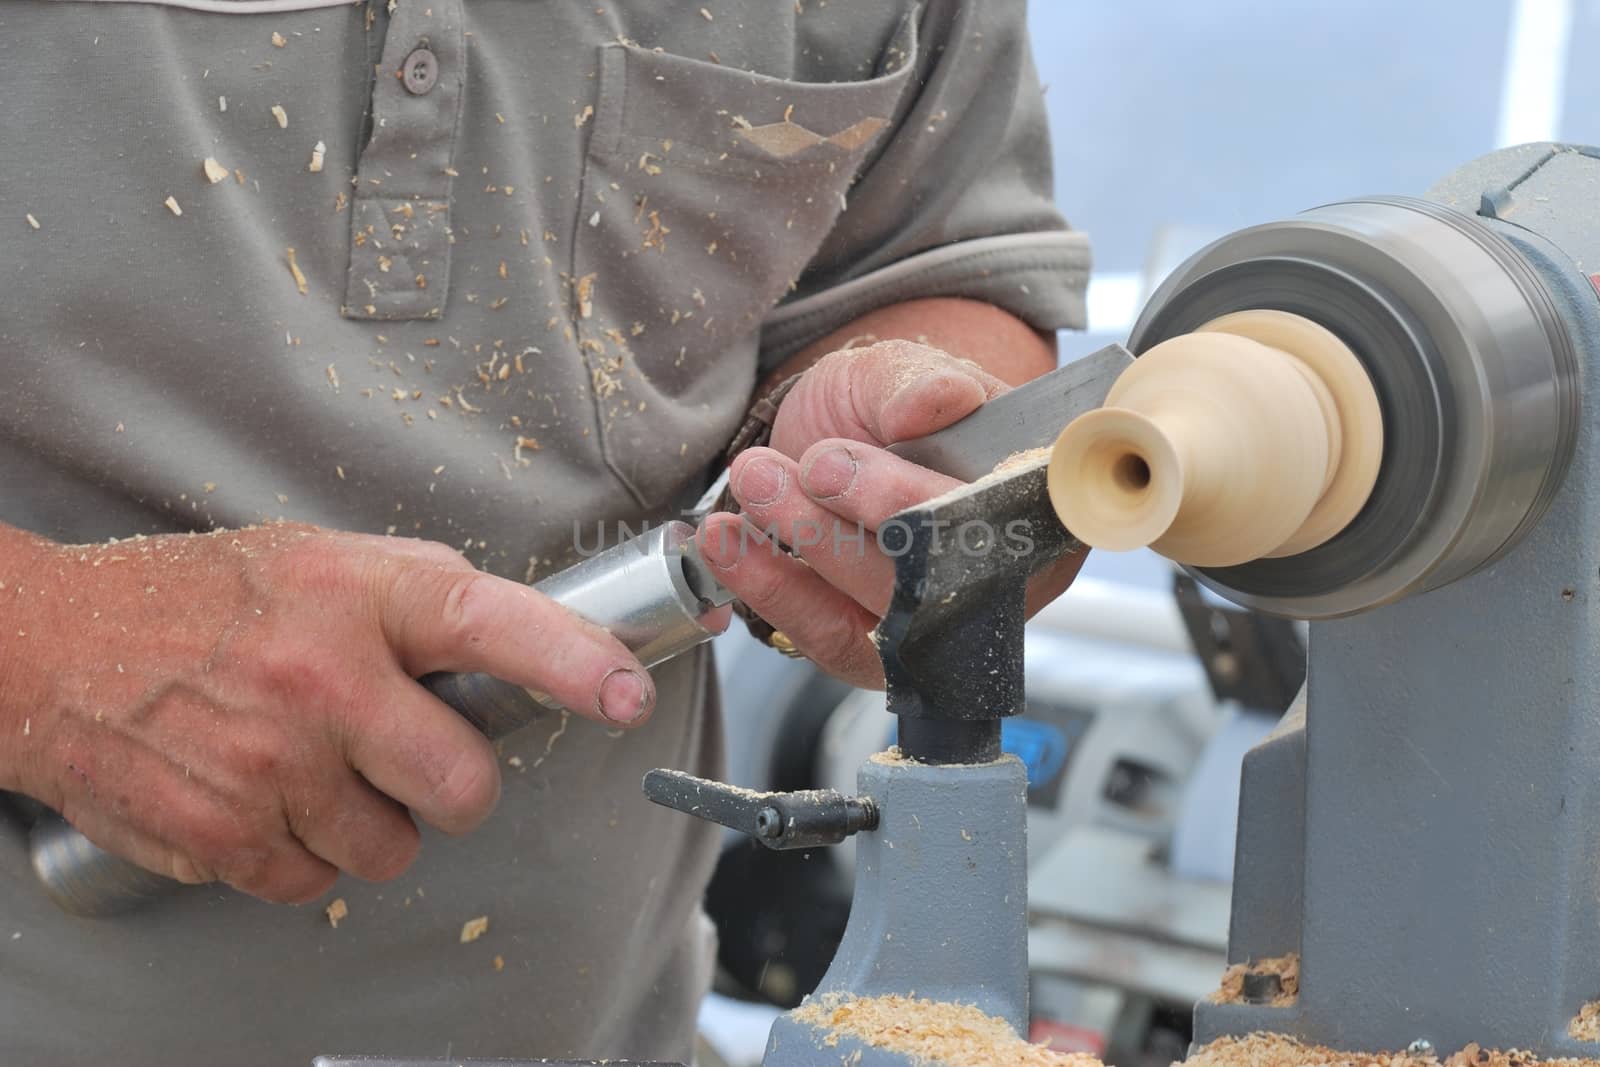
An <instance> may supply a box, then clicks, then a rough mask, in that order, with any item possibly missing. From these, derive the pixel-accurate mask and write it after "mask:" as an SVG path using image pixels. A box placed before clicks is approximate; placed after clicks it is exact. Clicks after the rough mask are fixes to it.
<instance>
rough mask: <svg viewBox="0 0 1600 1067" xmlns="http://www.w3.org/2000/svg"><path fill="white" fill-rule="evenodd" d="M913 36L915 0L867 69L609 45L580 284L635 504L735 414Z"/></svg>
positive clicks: (613, 451) (580, 241)
mask: <svg viewBox="0 0 1600 1067" xmlns="http://www.w3.org/2000/svg"><path fill="white" fill-rule="evenodd" d="M916 48H917V42H916V23H915V13H914V12H913V14H911V15H908V16H907V17H906V19H905V20H904V21H903V22H902V23H901V24H900V27H899V29H898V31H897V32H896V34H895V35H894V37H893V39H892V40H891V42H890V43H889V45H888V46H887V47H886V48H885V49H884V51H883V52H882V53H881V54H880V56H879V59H878V63H877V66H876V69H875V70H874V71H873V72H872V74H871V76H870V77H867V78H866V79H864V80H861V81H851V82H803V81H792V80H787V79H782V78H775V77H770V76H766V75H762V74H755V73H751V72H748V71H743V70H738V69H734V68H730V67H724V66H720V65H717V64H715V63H709V62H704V61H700V60H695V59H689V58H687V57H684V56H678V55H672V54H668V53H664V52H660V51H653V50H649V49H644V48H640V47H638V46H636V45H631V44H614V45H607V46H604V47H603V48H601V49H600V53H601V56H600V65H599V78H600V85H599V94H598V98H597V101H596V104H595V110H594V113H593V115H592V116H589V115H586V114H580V115H579V117H578V121H579V122H587V121H592V122H593V123H594V129H593V133H592V135H591V137H590V141H589V146H588V151H587V156H586V159H585V163H584V178H583V189H582V193H581V196H580V203H579V206H578V211H577V219H576V223H577V232H576V237H575V239H574V241H573V263H572V268H571V274H570V283H571V286H572V290H573V292H572V299H573V306H574V322H575V323H576V330H577V335H578V345H579V348H580V350H581V351H582V353H583V358H584V359H585V361H586V362H587V364H588V370H589V374H590V380H591V385H592V391H593V396H594V403H595V409H596V417H597V420H598V424H599V432H600V435H601V445H602V448H603V450H604V453H605V457H606V462H607V465H608V466H609V467H610V469H611V471H612V472H613V474H614V475H615V476H616V477H617V478H618V479H619V480H620V481H621V482H622V483H623V485H624V486H625V487H626V488H627V489H628V491H629V492H630V493H631V494H632V496H633V497H634V499H635V500H636V501H637V502H638V503H639V504H640V505H641V506H644V507H649V508H653V507H659V506H660V505H661V504H663V503H665V502H666V501H668V500H670V499H673V498H674V497H675V496H677V495H679V494H680V493H681V492H682V490H683V488H684V486H685V483H686V482H687V481H689V480H690V479H691V478H693V477H695V476H696V474H697V473H698V472H699V471H701V470H703V469H704V467H705V465H706V464H707V462H708V461H710V460H711V459H712V458H714V456H715V455H716V453H717V452H718V451H719V450H720V449H721V448H722V446H723V445H724V444H725V443H726V441H727V440H728V439H729V438H730V437H731V436H732V434H733V431H734V430H735V429H736V428H737V426H738V423H739V421H740V419H741V417H742V415H743V413H744V410H745V407H746V405H747V404H748V402H749V397H750V391H751V389H752V387H753V385H754V379H755V366H756V350H757V344H758V339H759V333H760V327H761V323H762V320H763V319H764V318H765V317H766V315H767V314H768V313H769V312H770V310H771V309H772V308H773V307H774V306H775V305H776V304H777V302H778V301H779V300H780V299H781V298H782V297H783V295H784V294H785V293H786V292H787V291H788V290H789V288H790V287H791V286H792V285H793V283H794V282H795V280H796V279H797V278H798V277H799V276H800V274H801V272H802V271H803V270H804V269H805V267H806V264H807V263H808V262H809V261H810V260H811V258H812V256H813V255H815V254H816V251H817V249H818V248H819V247H820V246H821V244H822V242H823V240H824V238H825V237H826V236H827V234H828V232H829V230H830V229H831V228H832V227H833V225H834V222H835V220H836V219H837V218H838V217H839V215H840V213H841V212H842V211H845V210H847V204H848V193H849V188H850V185H851V183H852V182H853V181H854V179H855V177H856V175H857V174H858V173H859V172H860V170H861V169H862V167H863V165H864V164H865V163H866V161H867V160H868V159H869V157H870V154H871V153H872V151H873V149H874V146H876V145H877V144H879V143H880V142H881V141H882V140H883V139H884V138H885V137H887V136H888V135H889V132H890V129H891V126H892V123H893V121H894V117H895V115H896V114H897V112H898V111H899V109H900V104H901V101H902V98H903V96H904V94H905V93H906V92H907V90H908V88H909V87H910V86H911V84H912V74H913V71H914V70H915V60H916Z"/></svg>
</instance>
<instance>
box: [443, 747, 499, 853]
mask: <svg viewBox="0 0 1600 1067" xmlns="http://www.w3.org/2000/svg"><path fill="white" fill-rule="evenodd" d="M432 800H433V807H434V809H435V810H436V811H437V812H438V813H439V818H440V820H441V825H440V827H439V828H440V829H441V830H444V831H445V832H447V833H452V834H459V833H466V832H467V831H468V830H471V829H472V828H473V827H475V826H477V825H478V824H479V823H481V822H482V821H483V820H484V819H485V818H487V817H488V815H489V813H490V812H491V811H493V810H494V806H495V804H497V803H498V802H499V800H500V768H499V765H498V764H496V763H495V761H494V760H493V759H488V758H485V757H484V756H483V754H482V753H479V752H477V751H473V750H468V751H464V752H462V753H460V754H459V755H458V756H457V757H456V758H455V759H454V760H453V761H451V764H450V766H449V768H448V769H447V770H446V771H445V773H444V774H443V775H442V776H441V777H440V779H439V781H438V782H437V784H435V786H434V789H433V795H432Z"/></svg>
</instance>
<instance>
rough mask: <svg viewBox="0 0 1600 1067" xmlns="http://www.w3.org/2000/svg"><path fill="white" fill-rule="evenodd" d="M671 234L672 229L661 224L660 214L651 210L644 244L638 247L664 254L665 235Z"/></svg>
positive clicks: (665, 248)
mask: <svg viewBox="0 0 1600 1067" xmlns="http://www.w3.org/2000/svg"><path fill="white" fill-rule="evenodd" d="M671 232H672V228H671V227H670V226H666V225H663V224H662V222H661V212H659V211H656V210H655V209H653V208H652V209H651V211H650V228H649V229H648V230H646V231H645V232H644V243H643V244H642V245H641V246H640V247H641V248H654V249H656V250H657V251H661V252H665V251H666V250H667V234H669V233H671Z"/></svg>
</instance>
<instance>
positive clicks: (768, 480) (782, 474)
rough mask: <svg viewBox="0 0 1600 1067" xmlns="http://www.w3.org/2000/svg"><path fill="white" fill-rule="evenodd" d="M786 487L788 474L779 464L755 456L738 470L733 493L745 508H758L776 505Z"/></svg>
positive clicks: (787, 485)
mask: <svg viewBox="0 0 1600 1067" xmlns="http://www.w3.org/2000/svg"><path fill="white" fill-rule="evenodd" d="M788 487H789V472H788V471H786V470H784V469H783V465H782V464H781V463H779V462H778V461H777V460H773V459H768V458H766V457H765V456H756V457H755V458H754V459H751V460H750V461H749V462H748V463H746V464H745V465H744V466H743V467H741V468H740V469H739V482H738V484H737V485H735V486H734V487H733V492H734V495H735V496H737V497H738V498H739V502H740V503H741V504H744V505H745V506H746V507H758V508H760V507H766V506H767V505H768V504H776V503H777V502H778V499H779V498H780V497H782V496H783V491H784V490H785V489H787V488H788Z"/></svg>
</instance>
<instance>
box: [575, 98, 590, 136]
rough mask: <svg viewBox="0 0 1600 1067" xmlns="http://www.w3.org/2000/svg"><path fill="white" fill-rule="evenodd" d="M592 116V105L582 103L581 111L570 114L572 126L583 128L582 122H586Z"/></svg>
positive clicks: (577, 128)
mask: <svg viewBox="0 0 1600 1067" xmlns="http://www.w3.org/2000/svg"><path fill="white" fill-rule="evenodd" d="M592 118H594V105H593V104H585V105H583V110H582V111H580V112H578V113H577V114H576V115H574V116H572V128H573V129H575V130H581V129H583V125H584V123H586V122H588V121H589V120H590V119H592Z"/></svg>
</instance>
